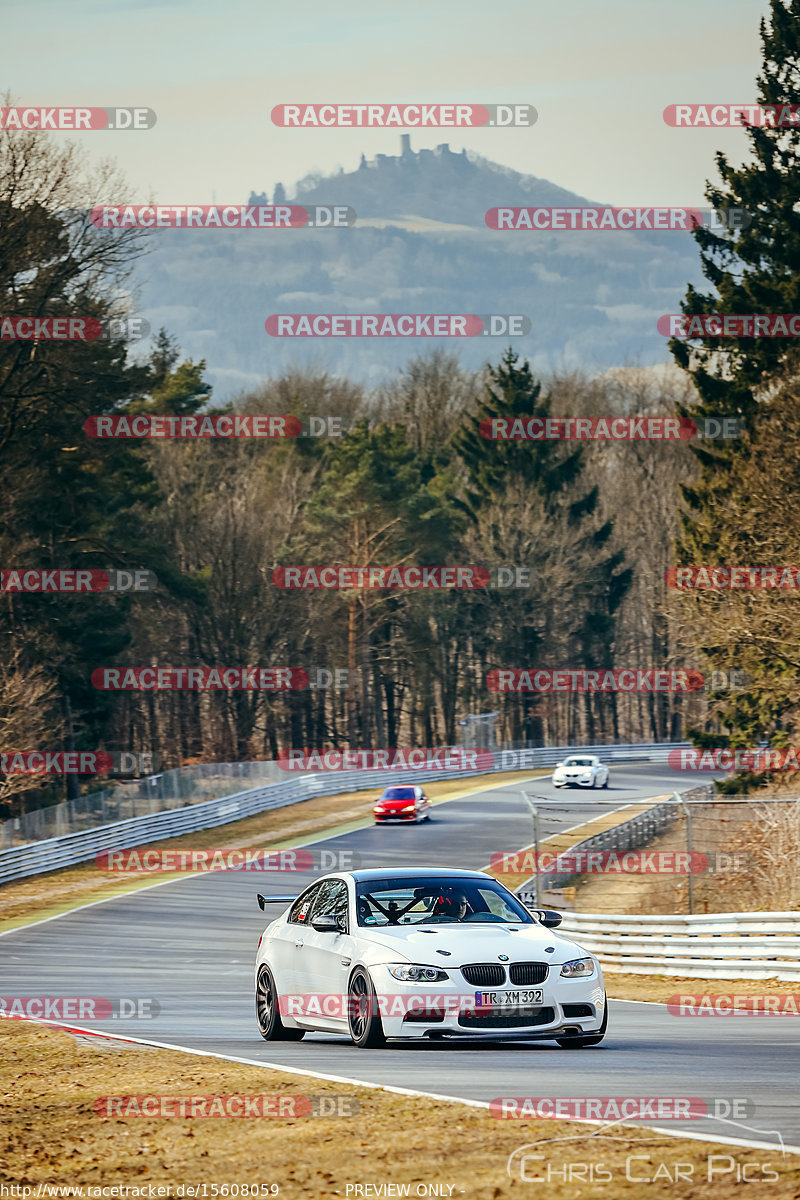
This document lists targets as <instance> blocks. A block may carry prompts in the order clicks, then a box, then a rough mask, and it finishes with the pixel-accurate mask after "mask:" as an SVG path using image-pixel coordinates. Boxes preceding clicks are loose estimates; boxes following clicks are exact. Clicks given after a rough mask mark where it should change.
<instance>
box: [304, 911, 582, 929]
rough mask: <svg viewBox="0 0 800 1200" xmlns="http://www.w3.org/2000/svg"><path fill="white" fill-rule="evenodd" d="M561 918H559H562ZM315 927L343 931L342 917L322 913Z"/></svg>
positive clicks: (317, 918)
mask: <svg viewBox="0 0 800 1200" xmlns="http://www.w3.org/2000/svg"><path fill="white" fill-rule="evenodd" d="M560 919H561V918H559V920H560ZM311 924H312V926H313V928H314V929H316V930H317V931H318V932H319V933H342V932H343V930H342V925H341V917H337V916H334V914H333V913H320V915H319V916H318V917H315V918H314V920H313V921H312V922H311Z"/></svg>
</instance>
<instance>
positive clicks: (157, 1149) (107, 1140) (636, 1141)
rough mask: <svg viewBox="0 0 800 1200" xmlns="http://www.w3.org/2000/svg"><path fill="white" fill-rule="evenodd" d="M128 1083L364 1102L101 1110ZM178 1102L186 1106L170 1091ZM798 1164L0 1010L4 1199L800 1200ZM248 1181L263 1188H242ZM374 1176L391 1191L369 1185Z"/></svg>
mask: <svg viewBox="0 0 800 1200" xmlns="http://www.w3.org/2000/svg"><path fill="white" fill-rule="evenodd" d="M591 1053H602V1051H601V1050H598V1051H592V1052H591ZM121 1088H124V1095H125V1096H126V1097H144V1096H147V1097H153V1096H158V1097H165V1096H169V1097H183V1098H184V1099H188V1098H189V1097H198V1096H203V1097H212V1096H225V1097H230V1096H232V1095H235V1096H239V1095H244V1096H248V1097H250V1096H267V1097H278V1096H280V1097H294V1098H295V1099H294V1101H284V1103H288V1104H291V1103H294V1104H298V1103H299V1104H302V1103H303V1101H298V1099H297V1098H299V1097H312V1103H314V1104H315V1105H320V1104H322V1103H325V1102H327V1106H328V1109H329V1110H333V1111H343V1110H344V1111H350V1112H351V1113H352V1112H353V1108H354V1107H355V1104H357V1106H358V1111H357V1112H355V1113H354V1114H353V1115H347V1116H331V1117H324V1116H295V1117H294V1119H291V1118H289V1117H282V1118H281V1117H269V1116H266V1117H249V1118H238V1119H237V1118H235V1117H230V1116H224V1117H208V1118H206V1119H203V1118H202V1117H194V1118H192V1117H180V1116H174V1117H169V1116H163V1117H162V1116H159V1117H138V1116H122V1115H114V1116H105V1115H102V1114H103V1113H105V1112H108V1111H109V1100H105V1101H102V1102H101V1103H99V1104H98V1101H100V1098H101V1097H106V1098H111V1101H110V1111H111V1112H114V1113H123V1112H125V1111H126V1110H128V1109H129V1108H134V1111H135V1106H134V1105H132V1104H131V1101H129V1100H126V1101H121V1100H120V1097H121V1096H122V1095H123V1092H122V1091H121ZM531 1090H532V1091H535V1088H533V1087H532V1089H531ZM645 1090H646V1088H645V1087H643V1088H642V1091H643V1092H644V1091H645ZM656 1090H657V1089H656ZM338 1097H341V1098H342V1099H341V1100H339V1099H336V1098H338ZM313 1098H324V1100H323V1101H320V1100H319V1099H317V1100H314V1099H313ZM487 1099H488V1098H487ZM136 1103H137V1104H138V1105H141V1104H142V1100H141V1099H139V1100H138V1101H137V1102H136ZM151 1103H152V1101H151ZM274 1103H275V1101H273V1104H274ZM95 1105H97V1108H98V1109H99V1111H100V1115H98V1112H97V1111H96V1108H95ZM345 1106H348V1107H347V1108H345ZM172 1111H173V1112H175V1111H179V1109H178V1108H177V1106H176V1104H175V1103H174V1102H173V1104H172ZM278 1111H280V1109H278ZM283 1111H284V1112H285V1111H286V1109H285V1108H284V1109H283ZM296 1111H297V1110H296ZM660 1123H662V1124H663V1122H660ZM537 1154H540V1155H542V1157H541V1158H532V1157H531V1156H532V1155H537ZM745 1164H749V1165H748V1166H745ZM799 1167H800V1158H798V1156H796V1155H791V1154H788V1155H787V1156H786V1157H782V1155H781V1151H780V1149H779V1148H778V1147H776V1148H774V1149H770V1150H754V1149H742V1148H737V1147H729V1146H720V1145H718V1144H714V1143H707V1142H700V1141H692V1140H688V1139H681V1138H674V1139H673V1138H670V1137H668V1136H666V1135H662V1134H656V1133H653V1132H652V1131H650V1130H647V1129H641V1130H640V1129H636V1128H633V1127H631V1126H620V1125H615V1126H613V1127H612V1128H604V1129H598V1128H597V1127H594V1126H587V1125H581V1124H579V1123H577V1122H566V1121H553V1120H529V1119H521V1120H520V1119H510V1120H500V1119H497V1118H495V1117H493V1116H491V1115H490V1114H489V1113H488V1112H487V1111H486V1110H485V1109H478V1108H472V1107H468V1106H466V1105H462V1104H458V1103H447V1102H444V1101H437V1100H428V1099H421V1098H417V1097H410V1096H402V1095H392V1094H391V1093H389V1092H383V1091H377V1090H370V1089H367V1088H363V1087H357V1086H353V1085H349V1084H341V1083H334V1082H326V1081H324V1080H316V1079H314V1078H312V1077H309V1076H302V1075H290V1074H286V1073H285V1072H279V1071H274V1070H268V1069H264V1068H260V1067H252V1066H245V1065H241V1064H236V1063H228V1062H225V1061H224V1060H222V1059H218V1058H213V1057H196V1056H192V1055H186V1054H182V1053H179V1052H176V1051H163V1050H160V1049H154V1048H149V1047H148V1048H143V1047H131V1046H129V1045H125V1044H123V1043H120V1042H103V1041H101V1040H99V1039H94V1038H84V1037H79V1036H76V1035H74V1034H68V1033H65V1032H63V1031H61V1030H54V1029H51V1028H47V1027H44V1026H36V1025H30V1024H27V1023H23V1022H18V1021H13V1020H0V1183H1V1184H3V1185H13V1186H15V1187H16V1188H20V1189H21V1188H25V1187H28V1188H30V1189H31V1190H30V1191H29V1192H27V1193H24V1192H23V1191H16V1192H11V1191H5V1192H3V1193H1V1194H3V1195H8V1196H20V1197H23V1196H25V1195H27V1196H40V1197H47V1196H56V1195H59V1194H61V1195H66V1194H68V1193H66V1192H61V1193H60V1192H58V1191H57V1190H54V1189H55V1188H57V1187H58V1186H61V1187H74V1188H82V1189H83V1192H82V1193H80V1192H77V1191H76V1192H75V1193H73V1194H75V1195H81V1194H82V1195H83V1196H84V1197H86V1198H87V1200H88V1198H89V1197H92V1195H93V1194H94V1196H96V1197H100V1196H101V1193H100V1192H99V1190H95V1191H94V1193H93V1192H92V1191H91V1190H90V1189H99V1188H100V1187H105V1188H108V1187H117V1188H128V1189H129V1190H128V1191H127V1192H125V1191H121V1192H117V1193H116V1194H117V1195H121V1196H123V1197H133V1196H137V1195H144V1196H147V1195H158V1194H159V1193H158V1191H157V1190H154V1191H150V1190H149V1189H150V1188H153V1189H157V1188H158V1187H163V1188H165V1189H166V1188H167V1187H170V1188H171V1193H168V1192H167V1191H166V1190H164V1191H163V1192H162V1193H161V1195H162V1196H167V1195H170V1194H171V1195H172V1196H173V1197H175V1196H181V1195H183V1196H190V1195H192V1194H194V1196H199V1197H201V1198H202V1197H214V1196H223V1197H224V1196H242V1195H248V1194H249V1195H250V1196H252V1195H256V1196H259V1197H261V1196H269V1195H275V1194H277V1195H279V1196H281V1197H287V1198H288V1200H294V1198H295V1197H329V1196H330V1197H333V1196H342V1197H347V1196H352V1197H354V1198H355V1197H360V1198H363V1197H366V1196H371V1197H376V1196H381V1195H384V1196H387V1195H388V1196H392V1195H394V1196H397V1195H402V1194H404V1193H403V1192H401V1191H397V1190H393V1191H390V1190H388V1188H387V1185H394V1187H395V1189H397V1188H406V1187H407V1188H408V1191H406V1192H405V1194H406V1195H410V1196H453V1197H462V1196H465V1197H470V1198H474V1200H511V1198H513V1197H522V1196H526V1195H539V1194H541V1195H544V1194H546V1196H547V1198H548V1200H579V1198H580V1200H583V1198H584V1197H594V1196H608V1197H609V1198H610V1200H611V1198H612V1197H613V1198H614V1200H617V1198H618V1197H623V1198H624V1200H656V1198H660V1197H667V1196H672V1197H678V1198H681V1200H683V1198H685V1200H690V1198H691V1200H697V1198H698V1197H709V1198H711V1197H713V1200H734V1198H736V1200H743V1198H746V1197H752V1200H795V1198H796V1197H797V1196H798V1194H800V1170H799V1169H798V1168H799ZM676 1175H677V1176H678V1181H677V1182H675V1179H676ZM548 1176H549V1179H550V1182H549V1183H548V1185H547V1188H546V1192H536V1191H535V1190H532V1189H533V1188H535V1182H536V1179H537V1177H538V1179H541V1180H546V1179H547V1178H548ZM709 1176H710V1179H709ZM587 1181H588V1186H587ZM243 1184H246V1185H247V1186H248V1188H250V1189H253V1188H255V1187H257V1188H258V1190H251V1191H249V1193H248V1192H243V1191H242V1185H243ZM368 1184H369V1185H371V1186H372V1189H378V1188H380V1186H381V1185H383V1188H382V1190H380V1191H379V1190H370V1191H365V1190H364V1189H365V1187H366V1185H368ZM48 1185H49V1186H48ZM270 1185H275V1186H276V1188H277V1191H270ZM359 1185H360V1189H361V1190H358V1191H357V1190H356V1189H357V1188H358V1187H359ZM187 1186H188V1187H195V1188H196V1189H197V1190H196V1191H194V1193H192V1192H191V1191H189V1190H187ZM434 1186H435V1187H436V1188H437V1189H439V1190H437V1191H434V1190H433V1188H434ZM181 1187H182V1188H183V1190H182V1191H181V1190H179V1189H180V1188H181ZM203 1188H205V1190H203ZM37 1189H40V1190H37ZM134 1189H136V1190H134ZM142 1189H144V1190H142ZM214 1189H216V1190H214ZM420 1189H422V1190H420ZM110 1194H111V1193H110V1192H106V1196H109V1195H110Z"/></svg>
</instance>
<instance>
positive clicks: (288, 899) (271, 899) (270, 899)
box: [256, 892, 297, 912]
mask: <svg viewBox="0 0 800 1200" xmlns="http://www.w3.org/2000/svg"><path fill="white" fill-rule="evenodd" d="M256 898H257V899H258V907H259V908H260V909H261V911H262V912H263V911H264V907H265V905H267V904H291V903H292V901H293V900H296V899H297V896H262V895H261V892H256Z"/></svg>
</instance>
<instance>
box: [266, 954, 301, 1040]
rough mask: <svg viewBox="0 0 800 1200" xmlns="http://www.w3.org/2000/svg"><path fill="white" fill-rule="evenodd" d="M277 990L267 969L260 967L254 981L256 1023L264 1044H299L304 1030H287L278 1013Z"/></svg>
mask: <svg viewBox="0 0 800 1200" xmlns="http://www.w3.org/2000/svg"><path fill="white" fill-rule="evenodd" d="M278 1008H279V1005H278V990H277V988H276V987H275V980H274V979H273V977H272V972H271V971H270V969H269V967H267V966H262V967H261V968H260V970H259V972H258V978H257V980H256V1021H257V1022H258V1032H259V1033H260V1034H261V1036H262V1038H263V1039H264V1041H265V1042H299V1041H301V1040H302V1038H303V1036H304V1035H305V1030H304V1029H287V1027H286V1026H285V1025H284V1024H283V1022H282V1021H281V1018H280V1013H279V1011H278Z"/></svg>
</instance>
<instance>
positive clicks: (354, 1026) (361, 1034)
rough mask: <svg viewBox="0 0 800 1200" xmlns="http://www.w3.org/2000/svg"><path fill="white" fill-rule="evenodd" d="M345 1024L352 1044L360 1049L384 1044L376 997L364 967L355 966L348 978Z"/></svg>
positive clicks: (384, 1038)
mask: <svg viewBox="0 0 800 1200" xmlns="http://www.w3.org/2000/svg"><path fill="white" fill-rule="evenodd" d="M347 1026H348V1029H349V1030H350V1037H351V1038H352V1040H353V1042H354V1044H355V1045H356V1046H358V1047H359V1048H360V1049H362V1050H374V1049H377V1048H378V1047H380V1046H385V1045H386V1036H385V1034H384V1032H383V1022H382V1021H381V1014H380V1011H379V1009H378V997H377V995H376V994H375V987H374V985H373V983H372V980H371V979H370V977H369V973H368V972H367V971H366V970H365V969H364V967H357V968H356V970H355V971H354V972H353V975H352V977H351V979H350V987H349V991H348V997H347Z"/></svg>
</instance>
